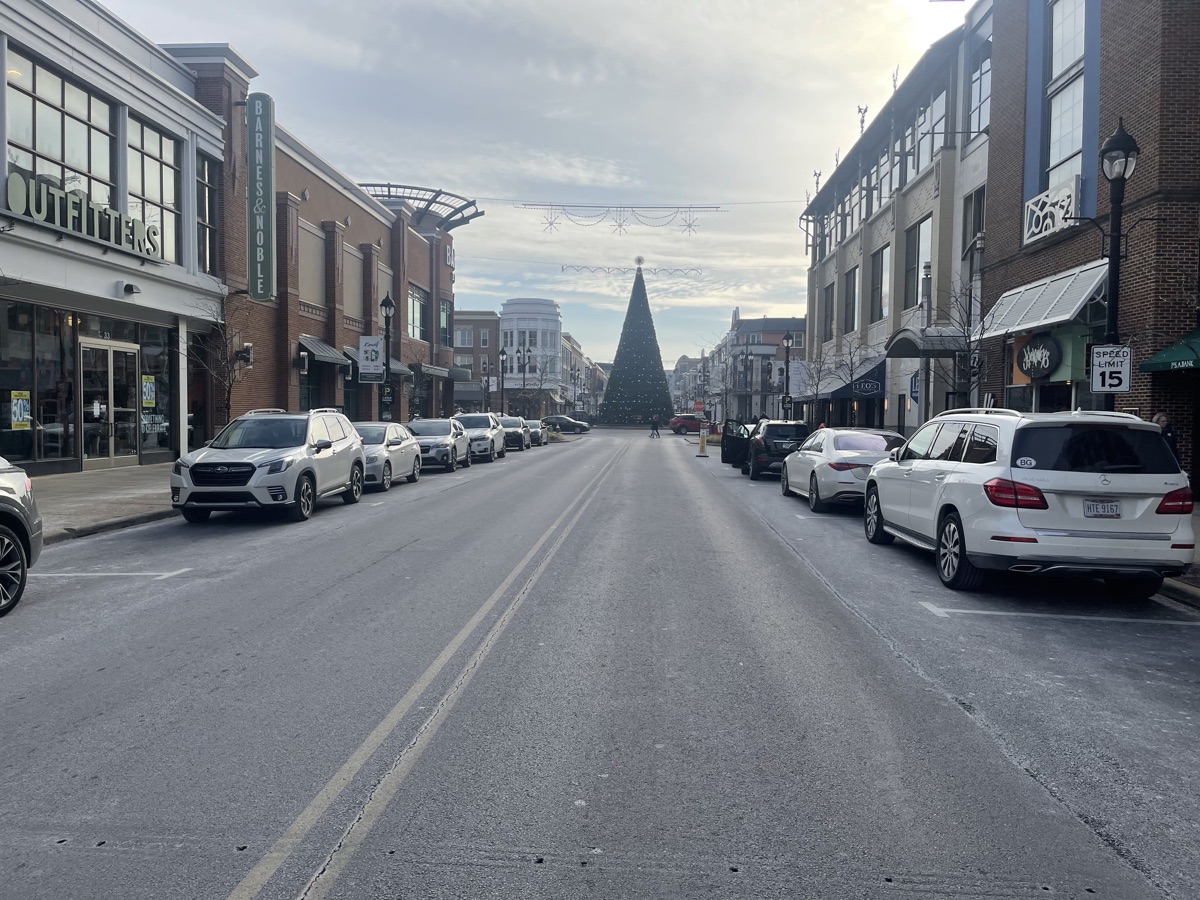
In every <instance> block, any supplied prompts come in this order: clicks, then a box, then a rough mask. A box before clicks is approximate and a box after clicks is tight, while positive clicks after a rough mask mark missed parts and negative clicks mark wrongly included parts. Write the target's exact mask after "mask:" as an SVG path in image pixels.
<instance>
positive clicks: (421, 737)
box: [0, 429, 1200, 900]
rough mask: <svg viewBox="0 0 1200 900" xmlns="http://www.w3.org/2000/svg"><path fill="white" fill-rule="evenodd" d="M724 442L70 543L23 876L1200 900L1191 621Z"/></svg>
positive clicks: (10, 643)
mask: <svg viewBox="0 0 1200 900" xmlns="http://www.w3.org/2000/svg"><path fill="white" fill-rule="evenodd" d="M696 451H697V447H696V445H695V444H694V443H688V442H686V441H685V440H683V439H682V438H678V437H675V436H672V435H669V434H666V435H664V437H663V439H662V440H650V439H648V438H646V436H645V435H644V434H642V433H641V432H631V431H614V430H604V429H600V430H598V431H596V432H594V433H592V434H589V435H586V436H584V437H582V438H581V439H579V440H576V441H573V442H571V443H566V444H558V445H553V446H550V447H546V448H534V449H532V450H530V451H527V452H525V453H510V454H509V455H508V457H507V458H506V459H503V460H498V461H496V462H495V463H492V464H489V465H485V464H476V465H475V466H472V467H471V468H470V469H468V470H460V471H459V472H457V473H455V474H448V473H435V472H430V473H428V474H426V475H425V476H423V477H422V479H421V480H420V481H419V482H418V483H417V484H415V485H407V484H400V485H397V486H396V487H395V488H393V490H392V491H391V492H389V493H387V494H366V495H364V498H363V501H362V503H361V504H359V505H357V506H353V507H351V506H345V505H344V504H342V503H341V501H340V500H336V499H335V500H332V501H324V502H323V503H322V504H321V506H320V508H319V509H318V511H317V514H316V515H315V516H314V517H313V519H312V520H310V521H309V522H307V523H303V524H292V523H288V522H284V521H282V520H277V519H274V518H269V517H265V516H262V517H235V516H232V515H216V516H214V517H213V518H212V520H210V521H209V522H208V523H205V524H204V525H200V526H191V525H187V524H185V523H184V522H182V521H181V520H177V519H172V520H168V521H163V522H157V523H153V524H150V525H144V526H140V527H135V528H130V529H126V530H124V531H120V532H113V533H109V534H104V535H97V536H93V537H88V538H80V539H77V540H73V541H68V542H64V543H62V544H56V545H53V546H50V547H48V548H46V550H45V552H44V554H43V557H42V559H41V560H40V561H39V564H38V566H37V569H36V570H35V574H34V576H33V577H32V578H31V584H30V588H29V590H28V592H27V594H26V596H25V598H24V599H23V600H22V602H21V604H20V606H19V607H17V609H16V610H14V612H13V613H12V614H10V615H9V616H7V617H5V618H4V619H2V620H0V671H2V672H3V673H4V674H3V678H0V711H2V716H3V725H2V727H0V898H21V900H26V898H63V897H72V898H74V897H79V898H121V900H138V898H177V897H178V898H191V897H195V898H205V900H208V898H230V900H251V898H263V900H267V898H271V900H284V898H287V900H291V898H306V900H315V898H369V900H375V898H379V900H383V898H406V900H407V898H474V897H480V898H483V897H488V898H491V897H495V898H573V897H580V898H593V897H595V898H643V897H663V898H676V897H679V898H683V897H689V898H690V897H721V898H762V897H795V898H843V897H844V898H871V900H874V898H881V900H884V898H914V897H921V898H924V897H933V896H936V897H940V898H982V897H1004V898H1020V897H1045V896H1059V897H1074V898H1092V897H1109V898H1120V900H1141V898H1161V897H1178V898H1189V897H1196V896H1200V876H1198V875H1197V873H1198V872H1200V866H1198V865H1197V863H1198V861H1200V850H1198V849H1197V848H1200V840H1198V839H1197V838H1198V835H1197V827H1198V826H1197V822H1200V808H1198V803H1197V798H1198V797H1200V792H1198V791H1197V786H1196V777H1195V774H1194V773H1195V771H1196V768H1197V766H1196V762H1197V753H1196V750H1195V747H1196V746H1197V737H1198V736H1197V726H1196V721H1195V720H1196V717H1197V703H1196V690H1195V687H1196V675H1195V673H1196V671H1197V665H1196V663H1197V652H1196V649H1195V648H1196V645H1197V641H1198V640H1200V630H1198V628H1197V626H1198V625H1200V620H1198V619H1197V618H1196V617H1195V616H1193V615H1192V614H1191V613H1190V612H1189V611H1188V610H1186V609H1185V608H1183V607H1179V606H1176V605H1175V604H1173V603H1172V602H1171V601H1168V600H1163V599H1161V598H1156V599H1155V600H1152V601H1146V602H1138V603H1130V602H1120V603H1118V602H1116V601H1113V600H1110V599H1103V598H1101V597H1100V596H1099V595H1098V594H1097V592H1095V591H1094V590H1092V589H1091V588H1090V587H1089V586H1087V585H1072V584H1063V583H1055V584H1050V583H1041V582H1031V581H1020V580H1015V579H1011V580H1005V581H999V582H995V583H993V584H992V586H991V587H989V588H988V589H987V590H986V591H984V592H982V593H979V594H971V595H963V594H954V593H951V592H949V591H947V590H945V589H944V588H942V587H941V585H940V584H939V582H938V580H937V578H936V575H935V574H934V571H933V564H932V560H931V557H930V555H929V554H925V553H922V552H919V551H916V550H912V549H906V548H904V547H902V546H900V545H896V546H892V547H875V546H871V545H869V544H867V542H866V541H865V539H864V538H863V537H862V528H861V520H860V518H859V517H858V515H857V514H856V513H855V512H846V511H843V512H835V513H832V514H827V515H822V516H817V515H814V514H812V513H810V512H809V511H808V509H807V507H806V506H805V505H804V504H803V503H802V501H800V500H798V499H796V498H785V497H783V496H781V494H780V489H779V482H778V481H777V480H773V479H770V478H766V479H764V480H762V481H758V482H751V481H749V480H748V479H747V478H745V477H744V476H742V475H740V474H739V472H738V470H737V469H734V468H732V467H730V466H727V465H722V464H721V463H720V461H719V451H718V450H716V449H714V451H713V453H712V455H710V456H709V457H707V458H703V459H701V458H697V457H696ZM165 489H166V486H165V484H164V490H165Z"/></svg>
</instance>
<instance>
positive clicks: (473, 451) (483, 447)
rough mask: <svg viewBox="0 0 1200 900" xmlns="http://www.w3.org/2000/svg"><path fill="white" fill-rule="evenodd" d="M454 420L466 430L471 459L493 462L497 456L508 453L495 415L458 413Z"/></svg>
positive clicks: (488, 413) (498, 420)
mask: <svg viewBox="0 0 1200 900" xmlns="http://www.w3.org/2000/svg"><path fill="white" fill-rule="evenodd" d="M454 418H455V419H457V420H458V421H459V422H460V423H462V427H463V428H465V429H466V430H467V441H468V442H469V444H470V451H469V452H470V456H471V458H472V459H482V460H483V461H484V462H495V461H496V457H497V456H499V457H504V456H505V455H506V454H507V453H508V447H507V445H506V444H505V442H504V426H503V425H501V424H500V419H499V417H498V416H497V415H496V414H495V413H490V412H482V413H459V414H458V415H457V416H455V417H454Z"/></svg>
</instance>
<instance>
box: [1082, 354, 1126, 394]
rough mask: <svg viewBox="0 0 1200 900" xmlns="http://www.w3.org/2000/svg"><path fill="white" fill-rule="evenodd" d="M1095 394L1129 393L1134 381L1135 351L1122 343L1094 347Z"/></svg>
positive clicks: (1093, 376)
mask: <svg viewBox="0 0 1200 900" xmlns="http://www.w3.org/2000/svg"><path fill="white" fill-rule="evenodd" d="M1091 361H1092V378H1091V389H1092V393H1093V394H1124V393H1128V392H1129V390H1130V387H1131V382H1132V381H1133V351H1132V350H1130V349H1129V347H1126V346H1124V345H1121V344H1097V345H1096V346H1094V347H1092V360H1091Z"/></svg>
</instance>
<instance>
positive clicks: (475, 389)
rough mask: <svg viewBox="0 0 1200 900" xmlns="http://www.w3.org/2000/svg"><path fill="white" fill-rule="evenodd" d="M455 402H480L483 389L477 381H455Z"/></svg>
mask: <svg viewBox="0 0 1200 900" xmlns="http://www.w3.org/2000/svg"><path fill="white" fill-rule="evenodd" d="M454 399H455V400H482V399H483V388H482V387H480V385H479V382H478V381H456V382H455V383H454Z"/></svg>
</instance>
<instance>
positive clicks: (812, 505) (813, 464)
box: [779, 428, 904, 513]
mask: <svg viewBox="0 0 1200 900" xmlns="http://www.w3.org/2000/svg"><path fill="white" fill-rule="evenodd" d="M903 444H904V437H903V436H902V435H899V434H897V433H896V432H894V431H880V430H877V429H872V428H818V429H817V430H816V431H814V432H813V433H812V434H810V435H809V436H808V438H807V439H806V440H805V441H804V443H803V444H801V445H800V447H799V448H798V449H796V450H794V451H792V452H791V453H790V454H788V456H787V458H786V459H784V461H783V472H782V473H781V474H780V477H779V484H780V486H781V487H782V489H783V495H784V496H785V497H787V496H789V495H790V494H793V493H799V494H803V495H804V496H805V497H807V498H808V508H809V509H811V510H812V511H813V512H818V513H819V512H826V511H827V510H828V509H829V506H830V504H832V503H862V502H863V494H864V488H865V486H866V483H867V473H868V472H869V471H871V466H873V465H875V463H877V462H879V461H880V460H881V459H887V456H888V453H889V452H890V451H891V450H892V449H893V448H894V447H900V446H902V445H903Z"/></svg>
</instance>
